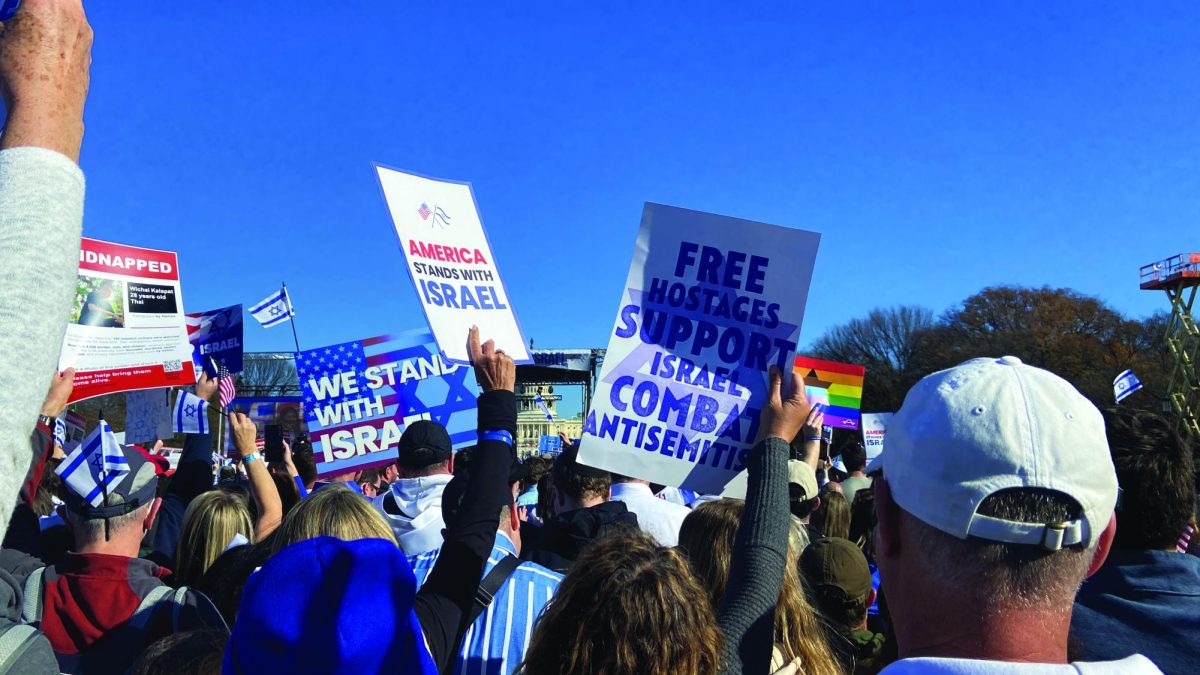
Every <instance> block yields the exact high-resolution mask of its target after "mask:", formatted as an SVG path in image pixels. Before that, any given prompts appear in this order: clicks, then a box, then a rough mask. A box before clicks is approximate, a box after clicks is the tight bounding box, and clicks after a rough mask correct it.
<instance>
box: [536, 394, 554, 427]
mask: <svg viewBox="0 0 1200 675" xmlns="http://www.w3.org/2000/svg"><path fill="white" fill-rule="evenodd" d="M533 402H534V403H536V404H538V407H539V408H541V409H542V412H544V413H546V419H547V420H548V421H550V422H553V421H554V415H551V414H550V408H547V407H546V402H545V401H544V400H542V395H541V394H538V395H537V396H534V397H533Z"/></svg>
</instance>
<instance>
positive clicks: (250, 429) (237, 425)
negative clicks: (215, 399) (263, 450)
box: [229, 412, 258, 457]
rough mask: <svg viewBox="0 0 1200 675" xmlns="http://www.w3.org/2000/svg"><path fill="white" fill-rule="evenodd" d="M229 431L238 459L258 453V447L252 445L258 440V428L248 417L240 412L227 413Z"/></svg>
mask: <svg viewBox="0 0 1200 675" xmlns="http://www.w3.org/2000/svg"><path fill="white" fill-rule="evenodd" d="M229 429H230V430H231V431H232V432H233V445H234V447H236V448H237V451H238V455H239V456H240V457H245V456H246V455H252V454H254V453H255V452H257V451H258V446H256V445H255V444H254V441H255V439H257V438H258V427H256V426H254V420H252V419H250V417H249V416H248V415H246V414H245V413H240V412H231V413H229Z"/></svg>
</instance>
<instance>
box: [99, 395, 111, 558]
mask: <svg viewBox="0 0 1200 675" xmlns="http://www.w3.org/2000/svg"><path fill="white" fill-rule="evenodd" d="M99 423H100V427H101V428H100V458H101V459H100V494H102V495H104V541H108V538H109V532H108V471H107V470H106V469H105V468H104V464H105V463H106V462H107V461H108V459H107V458H105V457H104V411H103V410H101V411H100V415H99Z"/></svg>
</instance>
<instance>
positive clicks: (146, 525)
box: [142, 497, 162, 532]
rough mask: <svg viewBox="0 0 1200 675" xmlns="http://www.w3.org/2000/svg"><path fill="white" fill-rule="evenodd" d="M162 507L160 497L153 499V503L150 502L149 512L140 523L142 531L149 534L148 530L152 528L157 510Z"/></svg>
mask: <svg viewBox="0 0 1200 675" xmlns="http://www.w3.org/2000/svg"><path fill="white" fill-rule="evenodd" d="M161 506H162V497H155V498H154V501H152V502H150V511H149V512H148V513H147V514H146V519H145V520H143V521H142V530H143V531H145V532H149V531H150V528H152V527H154V519H155V518H157V517H158V509H159V508H160V507H161Z"/></svg>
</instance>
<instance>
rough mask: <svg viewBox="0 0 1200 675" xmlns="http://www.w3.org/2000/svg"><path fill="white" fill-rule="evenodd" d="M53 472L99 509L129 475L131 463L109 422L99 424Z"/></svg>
mask: <svg viewBox="0 0 1200 675" xmlns="http://www.w3.org/2000/svg"><path fill="white" fill-rule="evenodd" d="M54 472H55V473H57V474H58V475H59V477H61V478H62V479H63V482H64V483H66V484H67V487H69V488H71V491H72V492H74V493H75V494H77V495H79V496H80V497H83V498H84V500H86V501H87V503H89V504H91V505H92V506H100V505H101V504H103V503H104V495H105V492H106V491H107V490H108V489H109V488H111V487H112V485H113V484H114V483H116V482H118V481H120V480H121V477H122V476H124V475H125V474H127V473H129V462H128V460H126V459H125V453H124V452H123V451H122V450H121V445H120V443H117V437H116V436H114V435H113V431H112V429H111V428H110V427H109V426H108V422H105V421H104V420H100V424H99V425H98V426H97V427H96V428H95V429H93V430H92V433H90V434H88V436H87V438H85V439H83V442H82V443H80V444H79V447H77V448H75V450H73V451H72V452H71V454H69V455H67V456H66V458H65V459H63V461H62V464H59V465H58V468H56V469H55V470H54Z"/></svg>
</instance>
